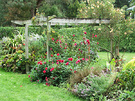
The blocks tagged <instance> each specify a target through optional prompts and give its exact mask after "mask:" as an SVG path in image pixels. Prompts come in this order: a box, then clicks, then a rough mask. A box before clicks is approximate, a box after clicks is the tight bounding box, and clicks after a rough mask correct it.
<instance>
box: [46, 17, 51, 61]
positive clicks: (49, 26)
mask: <svg viewBox="0 0 135 101" xmlns="http://www.w3.org/2000/svg"><path fill="white" fill-rule="evenodd" d="M50 29H51V24H50V22H49V17H47V41H46V45H47V59H49V58H50V55H49V40H50V35H49V33H50Z"/></svg>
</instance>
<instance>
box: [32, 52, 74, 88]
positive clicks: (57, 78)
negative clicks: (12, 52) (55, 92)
mask: <svg viewBox="0 0 135 101" xmlns="http://www.w3.org/2000/svg"><path fill="white" fill-rule="evenodd" d="M71 72H72V71H71V69H69V68H68V66H67V65H66V64H65V60H62V58H61V56H59V55H58V54H57V55H56V54H55V57H53V58H52V59H50V60H47V59H46V60H45V61H39V62H38V63H37V64H36V65H35V66H34V68H33V69H32V70H31V74H30V77H31V81H37V82H39V83H40V82H45V83H46V85H48V86H49V85H54V86H58V85H59V84H60V83H63V82H65V81H66V80H67V79H68V78H69V76H70V74H71Z"/></svg>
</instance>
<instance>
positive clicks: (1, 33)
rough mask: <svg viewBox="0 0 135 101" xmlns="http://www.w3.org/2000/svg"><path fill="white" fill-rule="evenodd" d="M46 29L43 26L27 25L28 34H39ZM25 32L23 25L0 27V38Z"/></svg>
mask: <svg viewBox="0 0 135 101" xmlns="http://www.w3.org/2000/svg"><path fill="white" fill-rule="evenodd" d="M44 30H46V29H45V28H43V27H35V26H34V27H29V30H28V31H29V34H31V33H34V34H39V35H41V34H42V33H43V31H44ZM24 33H25V27H0V39H2V38H3V37H10V38H14V36H15V35H17V34H21V35H22V34H24Z"/></svg>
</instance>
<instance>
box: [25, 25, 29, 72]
mask: <svg viewBox="0 0 135 101" xmlns="http://www.w3.org/2000/svg"><path fill="white" fill-rule="evenodd" d="M28 27H29V25H28V24H25V57H26V59H29V48H28V43H29V38H28ZM26 73H29V65H28V63H26Z"/></svg>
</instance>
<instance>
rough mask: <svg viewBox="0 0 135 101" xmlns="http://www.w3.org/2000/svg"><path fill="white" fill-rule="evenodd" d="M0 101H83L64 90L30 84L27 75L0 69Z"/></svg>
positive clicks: (34, 83)
mask: <svg viewBox="0 0 135 101" xmlns="http://www.w3.org/2000/svg"><path fill="white" fill-rule="evenodd" d="M0 101H83V100H82V99H80V98H78V97H76V96H74V95H73V94H71V93H70V92H68V91H67V90H66V89H64V88H58V87H53V86H45V85H44V84H43V83H41V84H38V83H36V82H30V80H29V79H28V75H26V74H18V73H11V72H4V71H3V70H1V69H0Z"/></svg>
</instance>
